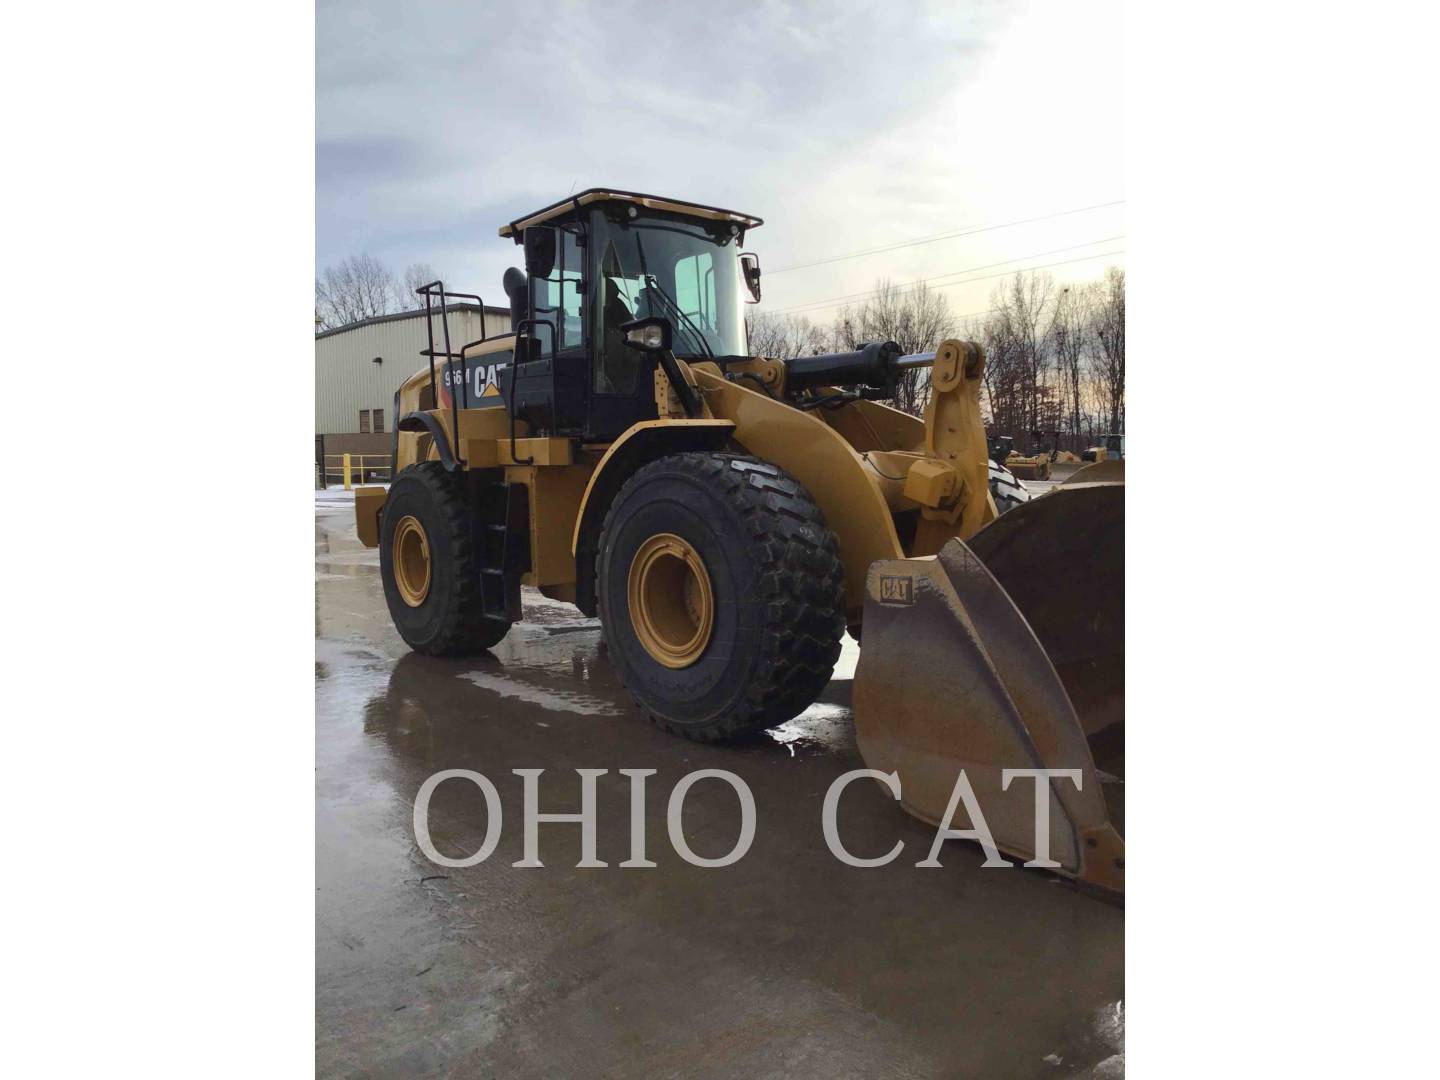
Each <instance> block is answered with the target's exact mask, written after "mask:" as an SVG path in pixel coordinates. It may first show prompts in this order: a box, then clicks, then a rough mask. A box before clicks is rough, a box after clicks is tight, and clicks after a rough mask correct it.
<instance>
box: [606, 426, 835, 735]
mask: <svg viewBox="0 0 1440 1080" xmlns="http://www.w3.org/2000/svg"><path fill="white" fill-rule="evenodd" d="M596 582H597V588H596V595H597V600H598V602H599V607H600V617H601V626H602V632H603V634H604V638H605V643H606V646H607V648H608V651H609V655H610V659H611V662H612V663H613V664H614V665H615V668H616V670H617V672H618V673H619V675H620V678H621V681H623V682H624V683H625V685H626V687H627V688H628V689H629V690H630V693H631V695H632V696H633V697H634V699H635V702H636V704H637V705H639V707H640V709H641V711H642V712H643V713H644V714H645V716H646V717H647V718H648V719H649V720H650V721H651V722H653V723H654V724H656V725H657V726H658V727H660V728H662V729H664V730H666V731H670V732H674V733H676V734H679V735H684V736H685V737H686V738H691V739H698V740H702V741H706V742H709V741H715V740H718V739H725V738H731V737H734V736H738V735H742V734H744V733H747V732H751V731H757V730H761V729H764V728H770V727H775V726H776V725H778V724H782V723H784V722H785V721H786V720H789V719H790V718H791V717H793V716H795V715H796V714H798V713H800V712H801V711H803V710H804V709H805V708H807V707H808V706H809V705H810V704H811V702H813V701H814V700H815V698H816V697H818V696H819V694H820V691H821V690H823V689H824V688H825V684H826V683H827V682H829V681H830V675H831V673H832V672H833V670H834V667H835V661H836V659H837V658H838V657H839V655H840V638H841V635H842V634H843V633H844V632H845V619H844V603H843V601H844V571H843V568H842V565H841V562H840V554H839V544H838V542H837V541H836V539H835V534H834V533H833V532H831V530H830V528H829V526H827V525H826V524H825V518H824V515H823V514H822V513H821V512H820V508H819V507H818V506H816V505H815V501H814V499H812V498H811V496H810V493H809V492H808V491H806V490H805V488H804V487H803V486H802V485H801V484H800V482H799V481H798V480H796V479H795V478H794V477H793V476H791V475H790V474H789V473H787V472H785V471H784V470H783V469H780V468H778V467H777V466H775V465H772V464H770V463H768V462H765V461H761V460H759V459H758V458H753V457H747V456H742V455H737V454H715V453H687V454H677V455H674V456H672V457H667V458H662V459H661V460H659V461H656V462H653V463H651V464H649V465H647V466H645V467H644V468H643V469H641V470H639V471H638V472H637V473H636V474H635V475H634V476H632V477H631V478H630V480H629V481H628V482H627V483H626V484H625V486H624V487H623V488H621V490H620V492H619V494H618V495H616V497H615V500H614V502H613V503H611V505H610V508H609V510H608V512H607V513H606V515H605V524H604V528H603V531H602V533H601V538H600V550H599V552H598V554H597V556H596Z"/></svg>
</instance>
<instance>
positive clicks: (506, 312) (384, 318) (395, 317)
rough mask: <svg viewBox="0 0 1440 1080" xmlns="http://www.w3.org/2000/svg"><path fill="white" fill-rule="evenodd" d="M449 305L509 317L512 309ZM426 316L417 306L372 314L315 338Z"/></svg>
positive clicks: (423, 310) (438, 311)
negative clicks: (404, 309) (387, 313)
mask: <svg viewBox="0 0 1440 1080" xmlns="http://www.w3.org/2000/svg"><path fill="white" fill-rule="evenodd" d="M447 306H448V307H449V309H450V310H451V311H482V310H483V312H484V314H485V315H503V316H504V317H505V318H507V319H508V318H510V309H509V308H508V307H495V306H494V305H493V304H486V305H485V307H484V308H483V309H482V308H481V307H480V305H479V304H449V305H447ZM431 313H432V314H434V315H439V314H440V309H439V308H435V309H434V310H433V311H432V312H431ZM424 317H425V309H424V308H416V309H415V310H414V311H396V312H393V313H392V314H389V315H372V316H371V317H370V318H368V319H361V320H360V321H359V322H352V323H346V324H345V325H344V326H337V327H335V328H334V329H332V330H321V331H320V332H319V333H318V334H316V335H315V340H316V341H319V340H320V339H321V338H327V337H334V336H335V335H336V334H344V333H347V332H348V331H350V330H359V329H360V328H361V327H362V326H374V325H375V324H376V323H386V322H400V321H401V320H402V319H416V318H421V319H423V318H424ZM482 318H483V316H482Z"/></svg>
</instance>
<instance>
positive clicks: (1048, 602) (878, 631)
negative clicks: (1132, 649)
mask: <svg viewBox="0 0 1440 1080" xmlns="http://www.w3.org/2000/svg"><path fill="white" fill-rule="evenodd" d="M1124 491H1125V489H1124V486H1123V485H1122V484H1080V485H1062V486H1059V487H1056V488H1055V489H1053V490H1052V491H1050V492H1049V493H1047V494H1045V495H1043V496H1041V497H1039V498H1037V499H1033V500H1031V501H1030V502H1028V503H1025V504H1023V505H1021V506H1018V507H1016V508H1015V509H1014V510H1012V511H1011V512H1010V513H1008V514H1005V515H1002V516H1001V517H1000V518H999V519H997V520H996V521H995V522H994V523H992V524H991V525H989V526H987V527H986V528H985V529H982V530H981V531H980V532H979V533H977V534H976V535H975V536H973V537H972V538H971V540H970V542H969V544H968V545H967V544H966V543H965V542H963V541H960V540H951V541H949V542H948V543H946V545H945V546H944V547H943V548H942V549H941V551H940V553H939V554H938V555H935V556H930V557H926V558H918V559H882V560H879V561H877V562H875V563H873V564H871V566H870V570H869V574H868V577H867V580H866V595H865V619H864V623H863V629H864V633H863V643H862V645H861V649H860V662H859V665H858V667H857V668H856V672H855V682H854V710H855V729H856V737H857V741H858V743H859V747H860V752H861V755H862V756H863V757H864V759H865V762H866V764H867V765H869V766H870V767H871V768H873V769H878V770H880V771H882V772H887V773H888V772H896V773H898V774H899V779H900V786H901V796H900V798H901V802H902V804H903V805H904V807H905V809H906V810H908V811H909V812H910V813H912V814H914V815H915V816H916V817H918V818H920V819H922V820H924V821H927V822H930V823H932V824H939V823H940V822H942V820H943V819H944V818H945V814H946V810H947V809H948V807H949V804H950V800H951V796H952V792H953V791H954V790H955V787H956V781H957V775H958V773H959V772H960V770H961V769H963V770H964V771H965V775H966V778H967V780H968V781H969V784H970V787H971V789H972V790H973V792H974V794H975V798H976V802H977V804H978V806H979V809H980V812H981V815H982V816H983V817H984V819H985V825H986V826H987V828H988V830H989V832H990V834H991V836H993V838H994V841H995V844H996V846H997V847H999V848H1000V849H1001V850H1002V851H1004V852H1006V853H1007V854H1009V855H1012V856H1016V857H1019V858H1022V859H1024V860H1026V861H1030V860H1033V859H1035V858H1036V854H1037V842H1036V841H1037V837H1036V827H1037V824H1036V822H1037V814H1036V795H1035V787H1034V785H1035V783H1036V781H1035V780H1032V779H1026V778H1017V779H1015V780H1012V782H1011V784H1010V786H1009V790H1006V789H1005V788H1004V787H1003V780H1002V770H1005V769H1072V770H1078V774H1079V783H1078V788H1077V784H1076V783H1075V782H1074V781H1072V780H1071V779H1069V778H1059V777H1057V778H1052V779H1050V780H1049V781H1048V789H1049V790H1048V795H1047V802H1048V805H1049V828H1048V832H1047V837H1048V858H1049V860H1052V861H1053V862H1055V863H1058V864H1059V865H1058V866H1051V867H1050V868H1051V869H1054V870H1056V871H1057V872H1059V873H1062V874H1065V875H1067V876H1070V877H1073V878H1077V879H1079V880H1080V881H1081V882H1083V883H1085V884H1087V885H1090V886H1092V887H1094V888H1096V889H1099V890H1102V891H1104V892H1107V893H1110V894H1112V895H1116V896H1123V893H1124V888H1125V885H1124V857H1125V844H1124V841H1123V840H1122V839H1121V836H1120V832H1119V831H1118V830H1117V828H1116V825H1115V824H1114V823H1113V822H1115V821H1119V818H1120V812H1121V808H1122V806H1123V801H1122V799H1121V798H1120V797H1119V796H1120V792H1121V790H1123V789H1122V788H1121V787H1120V785H1119V784H1118V783H1112V784H1107V785H1106V789H1102V786H1101V773H1100V772H1099V771H1098V770H1097V768H1096V764H1095V755H1094V754H1093V753H1092V746H1091V744H1090V742H1089V741H1088V740H1087V734H1090V735H1095V736H1098V738H1097V740H1096V741H1097V745H1098V746H1102V747H1103V748H1104V750H1105V751H1106V753H1107V754H1109V753H1112V752H1114V753H1115V762H1118V761H1119V760H1123V748H1122V745H1123V725H1122V723H1121V722H1122V721H1123V718H1124V708H1125V704H1124V678H1125V672H1124ZM1115 762H1112V761H1111V760H1110V759H1109V758H1106V759H1105V762H1104V763H1105V765H1106V766H1107V768H1108V769H1111V770H1114V769H1118V768H1119V766H1118V765H1117V764H1116V763H1115ZM1106 778H1107V779H1108V780H1111V781H1114V780H1115V777H1113V776H1109V775H1108V773H1107V774H1106ZM1107 794H1108V795H1111V796H1112V800H1111V801H1112V802H1113V806H1112V805H1110V804H1108V803H1107ZM1119 823H1120V824H1121V825H1123V821H1119ZM948 824H949V826H950V827H951V828H956V829H968V828H975V827H977V823H976V822H972V821H971V820H970V818H969V815H968V814H967V813H966V811H965V807H964V804H963V803H961V804H960V805H959V806H958V807H957V809H956V812H955V814H954V817H953V818H952V820H951V821H950V822H949V823H948Z"/></svg>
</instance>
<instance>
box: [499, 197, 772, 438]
mask: <svg viewBox="0 0 1440 1080" xmlns="http://www.w3.org/2000/svg"><path fill="white" fill-rule="evenodd" d="M761 224H763V222H762V220H761V219H760V218H757V217H752V216H750V215H748V214H741V213H737V212H735V211H733V210H722V209H719V208H718V207H712V206H702V205H700V204H697V203H687V202H682V201H680V200H676V199H665V198H660V197H657V196H653V195H640V194H637V193H634V192H622V191H610V190H603V189H596V188H592V189H590V190H587V191H583V192H581V193H580V194H578V195H575V196H572V197H571V198H568V199H565V200H563V201H561V202H558V203H555V204H553V205H551V206H547V207H545V208H544V209H541V210H537V211H535V212H534V213H533V214H529V215H527V216H526V217H524V218H521V219H518V220H516V221H513V222H511V223H510V224H508V225H505V226H504V227H502V228H501V229H500V235H501V236H502V237H510V238H512V239H513V240H514V241H515V243H516V244H518V245H521V246H523V248H524V250H525V275H524V276H523V280H522V277H521V275H518V274H516V273H514V272H511V273H510V274H507V275H506V287H507V292H510V295H511V312H512V321H513V322H514V324H515V325H514V327H513V329H514V330H515V333H516V341H515V354H514V363H513V366H512V367H510V368H508V369H506V370H505V371H502V372H501V374H500V380H499V382H500V387H499V388H500V392H501V396H502V397H503V398H504V400H505V403H506V404H507V406H509V407H510V408H512V409H513V411H514V415H515V416H516V417H518V418H520V419H522V420H524V421H525V422H526V423H527V424H528V425H529V428H530V430H531V432H532V433H534V434H544V435H559V436H568V437H573V438H579V439H582V440H583V441H585V442H609V441H611V440H613V439H615V438H617V437H618V436H619V435H620V434H622V433H623V432H624V431H626V430H627V429H628V428H629V427H631V426H632V425H633V424H636V423H638V422H640V421H643V420H653V419H655V418H656V416H657V415H658V413H657V409H656V404H655V377H654V372H655V367H656V364H657V363H658V362H659V361H658V360H657V357H656V355H655V353H653V352H648V351H642V350H641V349H637V348H635V347H634V346H632V345H627V344H626V340H625V334H624V333H622V331H621V329H620V328H621V326H622V325H624V324H626V323H632V322H634V321H636V320H640V319H645V320H663V321H664V324H665V325H666V326H667V327H668V338H669V341H670V349H671V351H673V353H674V355H675V356H678V357H680V358H682V359H685V360H688V361H692V362H693V361H702V360H720V361H722V362H723V361H724V360H726V359H727V358H739V357H743V356H745V355H746V354H747V345H746V339H745V318H744V305H745V303H747V302H750V303H753V302H755V301H758V300H759V297H760V266H759V261H758V259H756V257H755V256H754V255H752V254H749V253H743V254H742V252H741V251H740V247H741V245H742V244H743V243H744V241H745V234H746V231H747V230H749V229H753V228H756V227H757V226H759V225H761ZM522 312H523V314H522ZM667 359H668V358H667Z"/></svg>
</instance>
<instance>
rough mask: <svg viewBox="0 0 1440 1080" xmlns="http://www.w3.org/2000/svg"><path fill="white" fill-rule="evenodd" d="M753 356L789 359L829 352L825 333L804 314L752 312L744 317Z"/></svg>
mask: <svg viewBox="0 0 1440 1080" xmlns="http://www.w3.org/2000/svg"><path fill="white" fill-rule="evenodd" d="M745 334H746V338H747V340H748V342H749V349H750V355H752V356H770V357H775V358H777V359H788V358H790V357H794V356H817V355H819V354H820V353H823V352H827V351H829V340H828V336H827V334H826V333H825V331H824V330H823V329H822V328H821V327H818V326H816V325H814V324H813V323H812V322H811V321H810V320H809V318H807V317H806V316H804V315H772V314H770V313H769V312H766V311H755V310H751V311H750V312H748V313H747V314H746V316H745Z"/></svg>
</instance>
